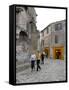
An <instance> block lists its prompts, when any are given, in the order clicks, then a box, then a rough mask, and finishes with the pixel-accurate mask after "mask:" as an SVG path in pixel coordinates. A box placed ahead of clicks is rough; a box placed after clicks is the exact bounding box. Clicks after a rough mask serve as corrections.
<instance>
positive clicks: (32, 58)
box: [30, 53, 36, 71]
mask: <svg viewBox="0 0 69 90" xmlns="http://www.w3.org/2000/svg"><path fill="white" fill-rule="evenodd" d="M30 60H31V71H33V70H35V60H36V55H35V54H34V53H33V54H32V55H31V58H30Z"/></svg>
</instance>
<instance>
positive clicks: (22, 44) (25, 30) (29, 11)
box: [16, 7, 39, 61]
mask: <svg viewBox="0 0 69 90" xmlns="http://www.w3.org/2000/svg"><path fill="white" fill-rule="evenodd" d="M36 16H37V15H36V12H35V9H34V8H33V7H16V58H17V60H21V61H28V60H29V57H30V54H31V52H32V51H36V50H37V45H38V43H37V42H38V35H39V31H38V30H37V27H36Z"/></svg>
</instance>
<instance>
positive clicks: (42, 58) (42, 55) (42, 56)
mask: <svg viewBox="0 0 69 90" xmlns="http://www.w3.org/2000/svg"><path fill="white" fill-rule="evenodd" d="M41 61H42V64H44V53H43V52H42V54H41Z"/></svg>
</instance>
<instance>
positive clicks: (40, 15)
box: [35, 8, 66, 31]
mask: <svg viewBox="0 0 69 90" xmlns="http://www.w3.org/2000/svg"><path fill="white" fill-rule="evenodd" d="M35 10H36V14H37V17H36V21H37V23H36V25H37V30H39V31H41V30H43V29H44V28H45V27H46V26H47V25H49V24H50V23H53V22H56V21H61V20H64V19H66V11H65V10H64V9H50V8H35Z"/></svg>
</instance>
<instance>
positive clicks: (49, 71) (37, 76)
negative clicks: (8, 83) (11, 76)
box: [16, 59, 66, 83]
mask: <svg viewBox="0 0 69 90" xmlns="http://www.w3.org/2000/svg"><path fill="white" fill-rule="evenodd" d="M40 66H41V70H39V71H36V69H35V70H34V71H33V72H31V68H30V67H28V68H27V69H25V70H20V71H19V72H17V73H16V80H17V81H16V83H33V82H50V81H63V80H66V66H65V60H52V59H45V62H44V64H40ZM17 67H18V66H17Z"/></svg>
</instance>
